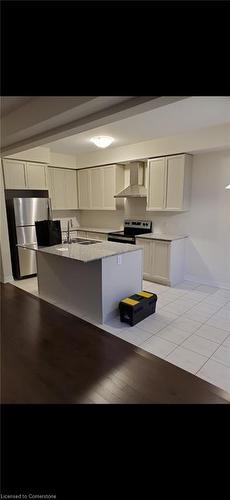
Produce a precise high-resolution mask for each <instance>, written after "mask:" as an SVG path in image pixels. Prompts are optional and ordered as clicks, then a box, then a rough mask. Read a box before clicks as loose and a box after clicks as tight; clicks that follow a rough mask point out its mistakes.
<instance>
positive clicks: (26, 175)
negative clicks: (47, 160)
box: [3, 159, 47, 189]
mask: <svg viewBox="0 0 230 500" xmlns="http://www.w3.org/2000/svg"><path fill="white" fill-rule="evenodd" d="M46 169H47V167H46V165H45V164H42V163H31V162H22V161H17V160H7V159H5V160H3V170H4V180H5V188H6V189H47V181H46Z"/></svg>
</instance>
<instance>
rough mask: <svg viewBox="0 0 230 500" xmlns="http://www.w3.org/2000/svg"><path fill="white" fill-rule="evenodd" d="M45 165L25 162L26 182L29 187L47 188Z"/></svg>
mask: <svg viewBox="0 0 230 500" xmlns="http://www.w3.org/2000/svg"><path fill="white" fill-rule="evenodd" d="M46 169H47V167H46V165H43V164H39V163H26V183H27V187H28V188H29V189H47V182H46Z"/></svg>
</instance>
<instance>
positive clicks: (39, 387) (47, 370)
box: [1, 284, 230, 404]
mask: <svg viewBox="0 0 230 500" xmlns="http://www.w3.org/2000/svg"><path fill="white" fill-rule="evenodd" d="M1 322H2V329H1V330H2V334H1V336H2V338H1V347H2V349H1V354H2V370H1V371H2V381H1V389H2V391H1V392H2V403H140V404H142V403H166V404H169V403H223V404H224V403H225V404H228V403H229V402H230V395H229V394H227V393H225V392H224V391H221V390H220V389H218V388H216V387H214V386H213V385H211V384H208V383H206V382H205V381H202V380H200V379H198V378H197V377H195V376H194V375H191V374H190V373H187V372H185V371H184V370H181V369H180V368H177V367H176V366H173V365H171V364H169V363H167V362H166V361H163V360H161V359H159V358H157V357H155V356H153V355H151V354H148V353H146V352H145V351H143V350H141V349H139V348H137V347H135V346H133V345H131V344H129V343H127V342H125V341H124V340H121V339H119V338H117V337H114V336H112V335H111V334H109V333H107V332H105V331H103V330H100V329H99V328H97V327H95V326H93V325H91V324H90V323H87V322H85V321H83V320H81V319H78V318H76V317H75V316H72V315H71V314H68V313H66V312H65V311H62V310H61V309H58V308H56V307H54V306H52V305H50V304H48V303H47V302H45V301H42V300H40V299H38V298H36V297H34V296H32V295H30V294H28V293H26V292H24V291H22V290H20V289H18V288H16V287H15V286H13V285H10V284H6V285H1Z"/></svg>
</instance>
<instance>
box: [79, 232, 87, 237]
mask: <svg viewBox="0 0 230 500" xmlns="http://www.w3.org/2000/svg"><path fill="white" fill-rule="evenodd" d="M77 237H78V238H87V231H77Z"/></svg>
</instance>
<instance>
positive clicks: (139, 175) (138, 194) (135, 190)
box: [114, 162, 147, 198]
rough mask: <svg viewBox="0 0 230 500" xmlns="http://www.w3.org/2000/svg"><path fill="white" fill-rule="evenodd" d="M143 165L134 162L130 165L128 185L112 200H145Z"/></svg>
mask: <svg viewBox="0 0 230 500" xmlns="http://www.w3.org/2000/svg"><path fill="white" fill-rule="evenodd" d="M144 179H145V164H144V163H143V162H135V163H131V164H130V185H129V186H128V187H127V188H125V189H123V190H122V191H120V193H118V194H116V195H115V196H114V198H146V196H147V189H146V187H145V184H144Z"/></svg>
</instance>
